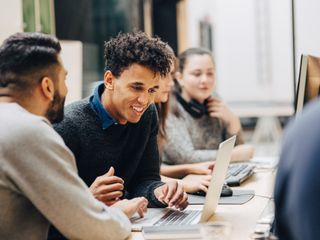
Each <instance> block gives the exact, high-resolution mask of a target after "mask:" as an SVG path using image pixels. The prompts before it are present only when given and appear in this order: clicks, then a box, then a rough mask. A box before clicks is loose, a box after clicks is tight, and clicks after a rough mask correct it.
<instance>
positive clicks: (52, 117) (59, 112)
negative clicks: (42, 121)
mask: <svg viewBox="0 0 320 240" xmlns="http://www.w3.org/2000/svg"><path fill="white" fill-rule="evenodd" d="M65 99H66V98H65V97H61V95H60V93H59V92H58V91H56V92H55V93H54V96H53V101H52V102H51V104H50V106H49V108H48V110H47V113H46V117H47V119H48V120H49V121H50V122H51V123H59V122H61V121H62V119H63V116H64V102H65Z"/></svg>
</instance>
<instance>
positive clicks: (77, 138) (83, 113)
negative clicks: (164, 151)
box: [54, 98, 164, 207]
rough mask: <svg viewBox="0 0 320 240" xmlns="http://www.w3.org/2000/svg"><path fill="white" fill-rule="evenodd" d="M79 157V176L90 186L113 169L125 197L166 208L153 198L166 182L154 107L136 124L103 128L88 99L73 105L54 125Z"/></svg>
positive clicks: (69, 106)
mask: <svg viewBox="0 0 320 240" xmlns="http://www.w3.org/2000/svg"><path fill="white" fill-rule="evenodd" d="M54 128H55V130H56V131H57V132H58V133H59V134H60V135H61V136H62V138H63V139H64V141H65V143H66V145H67V146H68V147H69V148H70V149H71V151H72V152H73V153H74V155H75V157H76V162H77V167H78V171H79V176H80V177H81V178H82V179H83V180H84V181H85V183H86V184H87V185H88V186H90V185H91V184H92V183H93V181H94V180H95V179H96V177H98V176H100V175H103V174H105V173H106V172H107V171H108V170H109V168H110V167H111V166H113V167H114V168H115V175H117V176H119V177H121V178H122V179H123V180H124V186H125V196H126V197H128V198H132V197H137V196H144V197H146V198H147V199H148V200H149V206H150V207H164V205H163V204H162V203H160V202H159V201H158V200H157V199H156V198H155V196H154V193H153V191H154V189H155V188H156V187H158V186H160V185H162V184H163V183H162V182H161V181H160V176H159V153H158V147H157V140H156V136H157V132H158V120H157V114H156V109H155V107H154V106H153V105H151V106H150V107H149V108H148V109H147V110H146V112H145V113H144V114H143V116H142V117H141V119H140V121H139V122H138V123H136V124H132V123H127V124H125V125H120V124H113V125H111V126H110V127H108V128H107V129H105V130H103V129H102V121H101V119H100V117H99V115H98V114H97V113H96V112H95V110H94V109H93V108H92V106H91V105H90V102H89V98H86V99H84V100H81V101H78V102H75V103H73V104H70V105H68V106H67V107H66V109H65V118H64V120H63V121H62V122H61V123H59V124H56V125H54Z"/></svg>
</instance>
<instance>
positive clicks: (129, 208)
mask: <svg viewBox="0 0 320 240" xmlns="http://www.w3.org/2000/svg"><path fill="white" fill-rule="evenodd" d="M147 206H148V200H147V199H145V198H144V197H138V198H133V199H131V200H128V199H124V200H120V201H118V202H116V203H115V204H113V205H112V207H116V208H119V209H121V210H122V212H124V214H126V215H127V217H128V218H131V217H132V216H133V214H135V213H136V212H138V214H139V216H140V217H144V214H145V213H146V212H147Z"/></svg>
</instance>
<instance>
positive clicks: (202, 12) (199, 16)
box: [187, 0, 214, 47]
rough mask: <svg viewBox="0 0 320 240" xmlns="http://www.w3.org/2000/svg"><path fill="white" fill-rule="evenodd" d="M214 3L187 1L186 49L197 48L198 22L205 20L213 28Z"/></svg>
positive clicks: (198, 36)
mask: <svg viewBox="0 0 320 240" xmlns="http://www.w3.org/2000/svg"><path fill="white" fill-rule="evenodd" d="M213 13H214V1H212V0H187V21H188V23H187V28H188V35H187V47H198V46H199V43H200V41H199V40H200V31H199V26H200V21H203V20H206V21H208V22H210V23H211V25H212V26H213V24H214V22H213Z"/></svg>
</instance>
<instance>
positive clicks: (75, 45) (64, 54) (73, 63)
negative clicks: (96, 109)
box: [60, 41, 83, 104]
mask: <svg viewBox="0 0 320 240" xmlns="http://www.w3.org/2000/svg"><path fill="white" fill-rule="evenodd" d="M60 43H61V49H62V50H61V58H62V61H63V64H64V67H65V68H66V70H67V71H68V75H67V79H66V84H67V87H68V95H67V98H66V104H68V103H71V102H74V101H77V100H80V99H81V95H82V77H83V74H82V73H83V69H82V65H83V64H82V62H83V54H82V53H83V49H82V48H83V46H82V43H81V42H80V41H60Z"/></svg>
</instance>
